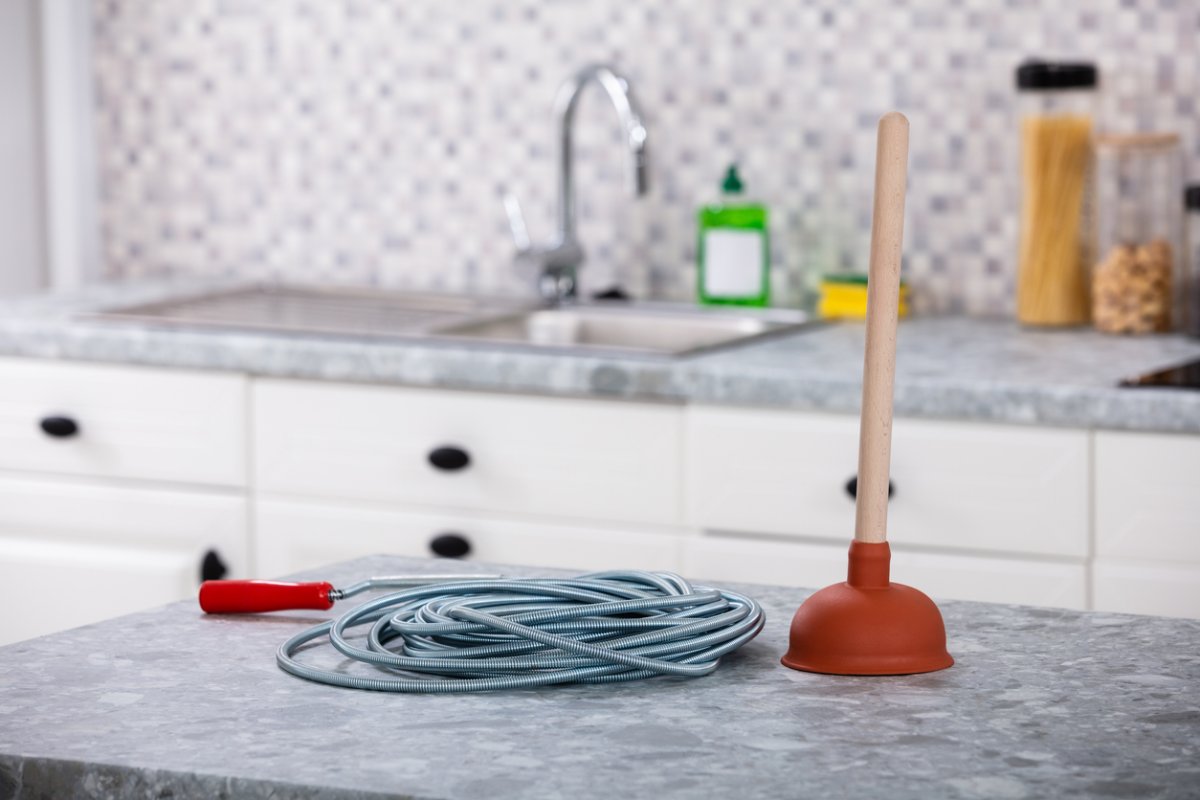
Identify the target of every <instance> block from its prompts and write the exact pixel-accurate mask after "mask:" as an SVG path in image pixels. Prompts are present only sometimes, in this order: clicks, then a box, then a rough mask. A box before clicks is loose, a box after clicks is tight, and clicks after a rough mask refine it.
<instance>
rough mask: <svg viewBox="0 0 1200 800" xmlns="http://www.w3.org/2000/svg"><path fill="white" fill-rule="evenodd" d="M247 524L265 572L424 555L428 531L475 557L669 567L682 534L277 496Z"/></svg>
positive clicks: (675, 563) (675, 565)
mask: <svg viewBox="0 0 1200 800" xmlns="http://www.w3.org/2000/svg"><path fill="white" fill-rule="evenodd" d="M254 529H255V551H256V555H257V558H256V563H257V565H258V571H259V573H260V574H261V575H263V576H265V577H276V576H279V575H285V574H287V573H290V572H297V571H300V570H305V569H312V568H315V567H320V566H323V565H325V564H329V563H332V562H335V561H344V560H345V559H348V558H355V557H358V556H364V555H374V554H378V553H387V554H390V555H401V556H417V557H428V556H432V555H433V553H432V552H431V551H430V542H431V541H432V540H433V538H434V537H437V536H441V535H446V534H452V535H456V536H458V537H460V538H461V539H462V540H464V541H465V542H466V543H468V545H469V546H470V552H469V554H468V556H467V557H468V558H471V559H478V560H480V561H491V562H497V563H501V564H528V565H533V566H543V567H565V568H570V569H578V570H581V571H582V570H601V569H618V568H626V569H630V568H631V569H653V570H672V571H674V570H678V569H679V564H680V554H681V550H682V547H683V543H684V541H685V537H684V536H682V535H680V534H679V533H661V532H653V531H646V530H622V529H615V528H605V527H601V526H597V525H593V526H582V525H565V524H561V523H554V522H548V521H523V520H513V519H502V518H494V517H490V516H478V515H470V514H463V513H454V512H436V513H414V512H410V511H400V510H394V509H384V508H373V507H367V506H363V505H347V504H330V503H313V502H303V501H295V500H281V499H262V500H260V501H258V502H257V503H256V504H255V514H254ZM453 565H454V562H453V561H448V562H447V567H446V570H447V571H449V572H453V571H454V566H453ZM363 577H364V578H365V577H369V576H366V575H364V576H363Z"/></svg>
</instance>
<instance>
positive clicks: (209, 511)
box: [0, 476, 247, 644]
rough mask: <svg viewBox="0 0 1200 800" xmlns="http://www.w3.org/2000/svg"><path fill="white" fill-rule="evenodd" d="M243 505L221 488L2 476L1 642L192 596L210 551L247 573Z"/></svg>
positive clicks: (233, 571) (233, 569) (235, 571)
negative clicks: (153, 486) (150, 486)
mask: <svg viewBox="0 0 1200 800" xmlns="http://www.w3.org/2000/svg"><path fill="white" fill-rule="evenodd" d="M246 541H247V532H246V511H245V501H244V500H243V499H242V498H240V497H234V496H229V495H226V494H223V493H219V492H202V491H167V490H163V489H142V488H128V487H122V486H119V485H115V484H101V483H84V482H78V481H72V480H65V479H47V478H25V477H12V476H2V477H0V608H3V609H4V613H3V614H0V644H5V643H8V642H13V641H17V640H19V639H25V638H28V637H31V636H39V635H42V634H45V633H51V632H53V631H57V630H62V629H64V628H72V627H76V626H78V625H85V624H88V623H91V622H97V621H99V620H102V619H106V618H108V617H112V616H116V615H118V614H125V613H128V612H131V611H140V610H142V609H146V608H151V607H153V606H156V605H161V604H163V603H167V602H170V601H174V600H180V599H183V598H186V597H190V596H193V595H194V593H195V591H196V587H197V585H198V583H199V579H200V565H201V562H202V560H203V558H204V556H205V554H206V553H208V552H210V551H211V552H214V553H216V554H217V556H218V558H220V560H221V561H223V562H224V563H225V564H226V565H227V567H228V569H229V570H230V575H231V576H234V575H244V574H245V571H246Z"/></svg>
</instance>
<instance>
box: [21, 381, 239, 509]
mask: <svg viewBox="0 0 1200 800" xmlns="http://www.w3.org/2000/svg"><path fill="white" fill-rule="evenodd" d="M245 396H246V395H245V379H244V378H243V377H242V376H240V375H208V374H200V373H192V372H176V371H163V370H152V369H135V368H127V367H111V366H92V365H84V364H65V363H60V362H43V361H33V360H28V361H26V360H19V359H2V360H0V468H3V469H14V470H22V471H37V472H55V473H62V474H70V475H85V476H98V477H112V478H139V479H146V480H161V481H179V482H185V483H205V484H215V485H224V486H234V485H239V484H243V483H244V482H245V459H244V456H243V454H244V452H245V444H244V442H245V436H246V431H245ZM47 417H65V418H69V419H70V420H71V421H73V422H74V423H75V424H76V426H77V428H78V430H77V432H76V433H74V434H73V435H68V436H63V437H56V436H52V435H50V434H48V433H46V432H45V431H44V430H43V429H42V427H41V424H42V421H43V420H44V419H46V418H47ZM59 432H60V433H62V432H63V431H62V430H61V429H59ZM67 432H69V431H67Z"/></svg>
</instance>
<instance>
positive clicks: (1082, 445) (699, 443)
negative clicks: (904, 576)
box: [686, 407, 1088, 558]
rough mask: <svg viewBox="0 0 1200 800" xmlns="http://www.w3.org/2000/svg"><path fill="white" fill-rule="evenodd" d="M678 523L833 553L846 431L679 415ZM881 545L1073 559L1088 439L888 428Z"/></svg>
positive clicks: (785, 416) (840, 522)
mask: <svg viewBox="0 0 1200 800" xmlns="http://www.w3.org/2000/svg"><path fill="white" fill-rule="evenodd" d="M686 430H687V463H686V486H687V512H688V521H689V522H690V523H691V524H693V525H695V526H697V527H701V528H705V529H708V530H724V531H736V532H761V533H772V534H784V535H792V536H803V537H812V538H821V539H829V540H833V541H839V542H844V541H846V540H847V538H848V537H849V536H850V534H851V532H852V531H853V529H854V499H853V497H852V495H851V494H850V493H849V492H848V491H847V488H846V484H847V483H848V481H849V480H850V479H851V478H853V477H854V475H855V471H856V469H857V460H858V420H857V419H853V418H851V417H848V416H833V415H821V414H803V413H795V412H783V411H763V410H747V409H723V408H722V409H719V408H699V407H697V408H690V409H688V411H687V428H686ZM891 475H892V483H893V485H894V487H895V494H894V496H893V497H892V499H891V501H890V502H889V505H888V528H889V535H890V536H891V537H893V538H894V539H895V540H896V541H899V542H903V543H906V544H910V545H925V546H929V547H938V548H945V549H948V550H973V551H995V552H1006V553H1023V554H1035V555H1047V556H1064V557H1071V558H1084V557H1086V556H1087V554H1088V433H1087V432H1086V431H1066V430H1049V429H1039V428H1019V427H1014V426H1000V425H984V424H976V423H969V424H968V423H955V422H931V421H926V420H912V419H898V420H896V422H895V426H894V429H893V445H892V472H891Z"/></svg>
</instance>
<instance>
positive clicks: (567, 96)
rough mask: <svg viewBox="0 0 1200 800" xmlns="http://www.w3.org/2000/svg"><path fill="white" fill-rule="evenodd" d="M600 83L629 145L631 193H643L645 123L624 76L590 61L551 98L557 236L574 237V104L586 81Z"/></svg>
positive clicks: (562, 240)
mask: <svg viewBox="0 0 1200 800" xmlns="http://www.w3.org/2000/svg"><path fill="white" fill-rule="evenodd" d="M592 81H595V82H596V83H598V84H600V87H601V88H602V89H604V91H605V93H606V94H607V95H608V99H609V100H610V101H611V102H612V104H613V107H614V108H615V109H616V110H617V118H618V119H619V120H620V122H621V127H622V128H624V130H625V140H626V146H627V147H628V148H629V156H630V160H629V167H630V171H629V186H630V189H631V191H632V193H633V194H634V196H638V195H643V194H645V193H646V190H647V187H648V184H649V181H648V178H647V168H646V126H645V124H644V123H643V122H642V112H641V109H639V108H638V105H637V102H636V101H635V100H634V99H633V94H632V93H631V92H630V89H629V81H627V80H625V78H623V77H622V76H621V75H620V74H618V73H617V72H616V71H615V70H614V69H613V68H612V67H609V66H606V65H604V64H593V65H591V66H588V67H584V68H583V69H581V70H580V71H579V72H577V73H575V75H573V76H572V77H571V78H569V79H568V80H567V81H566V83H564V84H563V85H562V88H560V89H559V90H558V95H557V97H555V100H554V116H555V118H556V119H557V120H558V147H559V150H558V240H559V242H560V243H563V244H566V243H573V242H574V241H575V178H574V158H573V156H572V148H571V139H572V128H573V123H574V121H575V108H576V106H578V105H579V96H580V94H581V93H582V91H583V89H584V87H586V86H587V85H588V83H590V82H592Z"/></svg>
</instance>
